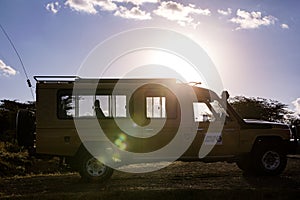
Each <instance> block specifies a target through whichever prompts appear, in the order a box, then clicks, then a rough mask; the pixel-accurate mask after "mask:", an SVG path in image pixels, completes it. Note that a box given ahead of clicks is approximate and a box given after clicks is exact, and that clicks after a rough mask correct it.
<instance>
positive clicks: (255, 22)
mask: <svg viewBox="0 0 300 200" xmlns="http://www.w3.org/2000/svg"><path fill="white" fill-rule="evenodd" d="M236 15H237V16H236V17H234V18H232V19H230V21H231V22H233V23H236V24H238V25H239V27H238V28H236V29H237V30H238V29H256V28H259V27H260V26H269V25H272V24H275V21H276V20H277V18H276V17H274V16H272V15H268V16H262V14H261V12H254V11H253V12H247V11H244V10H240V9H238V10H237V12H236Z"/></svg>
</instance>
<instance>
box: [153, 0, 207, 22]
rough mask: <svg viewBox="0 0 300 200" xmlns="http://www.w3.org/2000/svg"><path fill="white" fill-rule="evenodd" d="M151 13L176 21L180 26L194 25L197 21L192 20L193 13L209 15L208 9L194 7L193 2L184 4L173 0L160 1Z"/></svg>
mask: <svg viewBox="0 0 300 200" xmlns="http://www.w3.org/2000/svg"><path fill="white" fill-rule="evenodd" d="M153 13H155V14H156V15H158V16H161V17H164V18H166V19H168V20H170V21H176V22H177V23H178V24H180V25H181V26H186V25H192V26H194V27H195V26H197V25H198V24H199V22H194V21H195V20H194V17H193V15H205V16H209V15H210V14H211V12H210V10H209V9H201V8H196V6H195V5H193V4H189V5H188V6H185V5H183V4H180V3H177V2H174V1H167V2H165V1H164V2H161V4H160V6H159V7H158V8H157V9H156V10H154V11H153Z"/></svg>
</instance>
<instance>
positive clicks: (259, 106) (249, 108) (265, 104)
mask: <svg viewBox="0 0 300 200" xmlns="http://www.w3.org/2000/svg"><path fill="white" fill-rule="evenodd" d="M229 102H230V104H231V105H232V107H233V108H234V109H235V110H236V111H237V112H238V113H239V114H240V115H241V117H242V118H245V119H259V120H266V121H273V122H286V121H287V120H288V119H287V118H286V116H288V115H289V114H291V112H290V111H288V110H287V107H288V106H287V105H285V104H282V103H280V102H278V101H276V100H271V99H264V98H260V97H257V98H254V97H250V98H248V97H244V96H236V97H234V98H231V99H230V101H229Z"/></svg>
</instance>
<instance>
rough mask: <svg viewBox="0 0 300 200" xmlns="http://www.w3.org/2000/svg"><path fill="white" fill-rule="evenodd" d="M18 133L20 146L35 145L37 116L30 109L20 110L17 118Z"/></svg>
mask: <svg viewBox="0 0 300 200" xmlns="http://www.w3.org/2000/svg"><path fill="white" fill-rule="evenodd" d="M16 133H17V141H18V145H19V146H25V147H33V146H34V140H35V117H34V113H33V112H31V111H29V110H19V111H18V113H17V119H16Z"/></svg>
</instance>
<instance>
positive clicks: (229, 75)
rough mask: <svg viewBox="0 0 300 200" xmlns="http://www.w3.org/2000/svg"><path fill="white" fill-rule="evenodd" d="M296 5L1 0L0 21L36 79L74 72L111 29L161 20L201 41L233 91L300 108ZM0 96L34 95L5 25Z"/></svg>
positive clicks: (212, 0)
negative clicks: (10, 42) (8, 37)
mask: <svg viewBox="0 0 300 200" xmlns="http://www.w3.org/2000/svg"><path fill="white" fill-rule="evenodd" d="M299 8H300V1H298V0H286V1H281V0H198V1H196V0H187V1H178V0H176V1H175V0H174V1H162V0H98V1H97V0H63V1H56V0H53V1H52V0H47V1H46V0H45V1H43V0H41V1H26V0H18V1H12V0H1V1H0V23H1V25H2V26H3V27H4V28H5V30H6V32H7V33H8V34H9V36H10V37H11V39H12V41H13V42H14V44H15V46H16V48H17V49H18V52H19V54H20V56H21V58H22V60H23V62H24V64H25V66H26V69H27V72H28V75H29V76H30V79H31V82H32V83H33V85H34V84H35V83H34V80H33V79H32V76H33V75H74V74H76V73H77V70H78V69H79V67H80V65H81V64H82V62H83V60H84V59H85V57H86V56H87V55H88V53H89V52H90V51H91V50H92V49H93V48H94V47H95V46H96V45H98V44H99V43H101V42H102V41H104V40H105V39H107V38H109V37H110V36H112V35H114V34H117V33H120V32H122V31H126V30H130V29H134V28H143V27H161V28H168V29H171V30H175V31H177V32H180V33H182V34H184V35H187V36H188V37H190V38H191V39H193V40H194V41H196V42H197V43H198V44H199V45H200V46H202V47H203V49H204V50H205V51H206V52H207V53H208V55H209V56H210V58H211V59H212V60H213V62H214V63H215V65H216V67H217V69H218V71H219V74H220V76H221V78H222V81H223V84H224V87H225V88H226V89H227V90H228V91H229V93H230V94H231V96H236V95H245V96H253V97H264V98H271V99H275V100H279V101H280V102H282V103H285V104H288V105H290V108H291V109H298V110H300V109H299V108H300V106H299V105H300V87H299V85H300V78H299V77H300V56H299V53H300V37H299V35H300V12H299ZM0 99H17V100H20V101H27V100H32V97H31V94H30V91H29V89H28V87H27V86H26V78H25V75H24V73H23V70H22V66H21V65H20V63H19V61H18V58H17V56H16V54H15V52H14V51H13V49H12V47H11V46H10V44H9V42H8V40H7V38H6V37H5V35H4V34H3V33H2V32H0ZM292 102H294V103H292ZM294 104H295V105H296V107H295V106H294Z"/></svg>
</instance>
